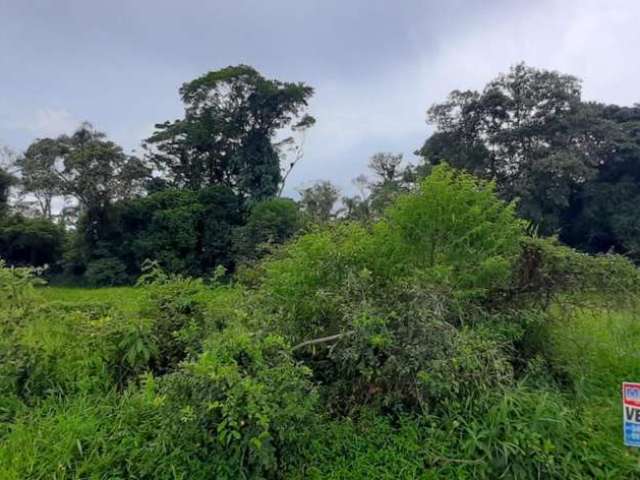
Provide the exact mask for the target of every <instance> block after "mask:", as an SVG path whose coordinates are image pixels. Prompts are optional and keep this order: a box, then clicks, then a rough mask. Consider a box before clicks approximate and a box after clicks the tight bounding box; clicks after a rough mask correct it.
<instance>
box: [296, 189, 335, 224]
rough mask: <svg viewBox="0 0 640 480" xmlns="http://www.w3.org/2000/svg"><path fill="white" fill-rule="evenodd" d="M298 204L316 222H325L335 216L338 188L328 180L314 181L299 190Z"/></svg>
mask: <svg viewBox="0 0 640 480" xmlns="http://www.w3.org/2000/svg"><path fill="white" fill-rule="evenodd" d="M300 196H301V197H300V206H301V208H302V210H303V211H304V212H305V213H306V214H307V215H308V216H309V217H310V218H311V220H312V221H314V222H316V223H327V222H329V221H330V220H331V219H333V218H335V215H336V212H335V208H336V203H337V202H338V199H339V198H340V190H339V189H338V187H336V186H335V185H333V184H332V183H331V182H329V181H326V180H325V181H321V182H316V183H315V184H314V185H312V186H310V187H307V188H304V189H302V190H300Z"/></svg>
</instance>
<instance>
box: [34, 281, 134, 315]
mask: <svg viewBox="0 0 640 480" xmlns="http://www.w3.org/2000/svg"><path fill="white" fill-rule="evenodd" d="M38 292H39V293H40V294H41V295H42V296H43V297H44V298H45V300H47V301H49V302H64V303H80V304H83V303H85V304H86V303H107V304H109V305H113V306H115V307H117V308H118V309H120V310H122V311H123V312H124V313H135V312H136V311H137V310H138V309H139V308H140V305H141V304H142V302H143V300H144V295H145V292H144V290H143V289H138V288H133V287H110V288H82V287H57V286H52V287H49V286H47V287H44V288H40V289H39V290H38Z"/></svg>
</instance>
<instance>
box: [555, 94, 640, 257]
mask: <svg viewBox="0 0 640 480" xmlns="http://www.w3.org/2000/svg"><path fill="white" fill-rule="evenodd" d="M591 108H592V109H594V110H597V111H598V115H599V117H600V118H601V119H602V120H601V124H603V125H604V126H605V127H606V128H607V132H606V133H607V134H606V142H605V143H604V147H603V148H602V150H603V151H604V152H605V154H604V155H603V157H602V158H603V160H602V161H601V162H600V165H599V166H598V173H597V175H596V177H595V178H594V179H593V180H592V181H589V182H586V183H585V184H584V185H583V187H582V188H581V189H580V190H579V191H578V192H577V193H576V194H575V195H574V198H573V200H572V202H571V208H570V210H569V211H568V213H567V215H566V224H567V227H566V228H565V230H564V231H563V232H562V235H561V238H562V240H564V241H566V242H568V243H569V244H571V245H575V246H578V247H581V248H583V249H586V250H589V251H608V250H615V251H617V252H620V253H624V254H626V255H629V256H631V257H632V258H634V259H635V260H638V259H640V213H639V211H638V208H637V207H636V205H638V202H640V105H636V106H634V107H619V106H617V105H591ZM605 122H606V123H605Z"/></svg>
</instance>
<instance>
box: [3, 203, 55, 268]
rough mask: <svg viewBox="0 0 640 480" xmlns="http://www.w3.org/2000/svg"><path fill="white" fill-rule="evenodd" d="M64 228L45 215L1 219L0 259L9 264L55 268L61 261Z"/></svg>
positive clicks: (15, 216) (14, 216)
mask: <svg viewBox="0 0 640 480" xmlns="http://www.w3.org/2000/svg"><path fill="white" fill-rule="evenodd" d="M64 240H65V232H64V228H63V227H62V226H60V225H56V224H55V223H53V222H51V221H50V220H46V219H43V218H26V217H23V216H21V215H13V216H11V217H8V218H7V219H5V220H0V258H4V260H5V261H6V262H7V263H8V264H9V265H15V266H33V267H41V266H44V265H49V266H50V267H55V266H57V265H58V264H59V262H60V261H61V260H62V249H63V244H64Z"/></svg>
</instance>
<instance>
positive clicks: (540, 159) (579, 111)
mask: <svg viewBox="0 0 640 480" xmlns="http://www.w3.org/2000/svg"><path fill="white" fill-rule="evenodd" d="M580 95H581V87H580V81H579V80H578V79H576V78H575V77H573V76H570V75H563V74H560V73H557V72H552V71H547V70H538V69H535V68H531V67H528V66H526V65H524V64H518V65H516V66H514V67H512V68H511V70H510V71H509V72H508V73H507V74H503V75H500V76H498V77H497V78H496V79H495V80H493V81H492V82H490V83H489V84H488V85H487V86H486V87H485V88H484V90H483V91H482V92H481V93H479V92H475V91H464V92H461V91H457V90H456V91H453V92H452V93H451V94H450V95H449V98H448V100H447V101H446V102H444V103H441V104H437V105H434V106H433V107H431V108H430V109H429V111H428V119H429V121H430V122H431V123H433V124H434V125H435V127H436V132H435V134H434V135H432V136H431V137H430V138H429V139H428V140H427V142H426V143H425V145H424V146H423V147H422V149H421V150H420V151H419V154H420V155H422V156H423V157H424V159H425V161H426V163H428V164H431V165H433V164H437V163H439V162H441V161H447V162H449V163H451V164H452V165H454V166H457V167H462V168H466V169H468V170H470V171H472V172H474V173H476V174H478V175H481V176H483V177H486V178H491V179H494V180H496V182H497V185H498V189H499V191H500V193H501V194H502V195H503V196H504V197H506V198H508V199H514V198H518V199H519V200H520V201H519V209H520V213H521V214H522V215H524V216H526V217H527V218H530V219H531V220H533V221H534V222H535V223H536V224H537V225H538V226H539V227H540V228H541V229H542V230H543V231H545V232H547V233H550V232H554V231H557V230H558V229H559V228H560V227H561V224H562V215H563V212H564V211H565V210H566V209H567V208H568V206H569V202H570V200H571V198H572V196H573V195H574V194H575V192H576V191H577V190H579V189H580V187H581V185H582V184H584V182H585V181H588V180H589V179H591V178H593V177H594V176H595V175H596V173H597V168H598V165H599V164H600V162H601V161H602V158H603V155H604V152H603V150H602V149H603V148H604V146H605V144H606V141H605V140H606V139H605V137H604V136H603V134H604V130H606V128H605V127H604V126H603V124H602V123H601V122H599V120H598V117H597V115H595V112H594V110H593V109H591V108H589V106H588V105H585V104H583V103H582V101H581V98H580Z"/></svg>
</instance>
